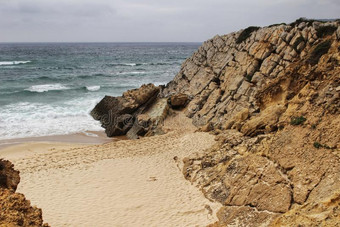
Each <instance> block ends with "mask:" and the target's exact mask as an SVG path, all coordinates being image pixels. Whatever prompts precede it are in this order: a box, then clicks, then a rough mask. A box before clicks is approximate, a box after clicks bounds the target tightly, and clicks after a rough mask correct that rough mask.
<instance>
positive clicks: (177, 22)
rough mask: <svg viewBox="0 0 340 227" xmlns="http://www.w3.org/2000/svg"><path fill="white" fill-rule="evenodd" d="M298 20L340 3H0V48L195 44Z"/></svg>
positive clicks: (332, 14) (330, 14)
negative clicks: (7, 45) (27, 44)
mask: <svg viewBox="0 0 340 227" xmlns="http://www.w3.org/2000/svg"><path fill="white" fill-rule="evenodd" d="M299 17H307V18H339V17H340V0H236V1H235V0H166V1H165V0H92V1H89V0H0V42H162V41H169V42H181V41H184V42H191V41H192V42H195V41H199V42H201V41H204V40H206V39H209V38H211V37H213V36H214V35H216V34H227V33H229V32H233V31H236V30H239V29H242V28H245V27H248V26H250V25H258V26H266V25H270V24H274V23H281V22H292V21H294V20H296V19H297V18H299Z"/></svg>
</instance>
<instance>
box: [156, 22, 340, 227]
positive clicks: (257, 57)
mask: <svg viewBox="0 0 340 227" xmlns="http://www.w3.org/2000/svg"><path fill="white" fill-rule="evenodd" d="M339 24H340V22H339V21H333V22H318V21H308V20H298V21H296V22H295V23H292V24H290V25H274V26H269V27H264V28H256V27H250V28H248V29H245V30H242V31H239V32H235V33H231V34H228V35H224V36H215V37H214V38H213V39H211V40H208V41H206V42H204V43H203V45H202V46H201V47H200V48H199V50H198V51H197V52H195V53H194V54H193V55H192V56H191V57H190V58H188V59H187V60H186V61H185V62H184V63H183V65H182V68H181V70H180V72H179V73H178V74H177V75H176V77H175V78H174V80H173V81H171V82H170V83H169V84H168V85H167V86H166V88H165V89H164V90H163V91H162V93H161V95H162V96H163V97H169V96H171V95H176V94H186V95H187V96H188V97H191V98H192V99H191V101H190V102H189V104H188V107H187V108H186V110H185V113H186V115H187V116H188V117H190V118H193V122H194V124H195V125H196V126H198V127H202V129H203V130H206V128H209V130H213V133H215V134H218V136H217V137H216V140H217V144H216V145H215V146H214V147H213V148H211V149H209V150H207V151H206V152H205V153H204V154H197V155H194V156H191V157H188V158H186V159H185V160H184V163H185V165H184V168H183V173H184V175H185V177H186V178H187V179H188V180H190V181H191V182H193V183H195V184H196V185H197V186H198V187H199V188H200V189H201V190H202V192H203V193H204V194H205V196H206V197H207V198H209V199H210V200H213V201H218V202H220V203H222V204H223V205H224V207H223V208H222V209H221V210H220V211H219V212H218V218H219V222H217V223H215V224H214V225H212V226H229V225H230V226H236V225H237V226H271V225H277V226H294V225H297V224H300V225H301V226H320V225H321V226H322V225H323V226H333V225H334V224H335V223H340V218H339V217H340V216H339V212H338V205H339V199H338V198H339V188H340V183H339V182H340V160H339V157H340V117H339V113H340V66H339V62H340V53H339V52H340V47H339V46H340V45H339V44H340V26H339ZM203 126H204V127H203Z"/></svg>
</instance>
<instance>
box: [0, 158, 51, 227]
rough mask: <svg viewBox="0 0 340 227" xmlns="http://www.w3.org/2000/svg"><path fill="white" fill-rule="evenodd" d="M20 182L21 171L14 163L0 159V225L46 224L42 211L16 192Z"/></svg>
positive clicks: (46, 225) (4, 226)
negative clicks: (15, 168)
mask: <svg viewBox="0 0 340 227" xmlns="http://www.w3.org/2000/svg"><path fill="white" fill-rule="evenodd" d="M19 182H20V177H19V171H17V170H14V166H13V164H12V163H10V162H9V161H6V160H2V159H0V226H3V227H7V226H13V227H14V226H45V227H48V224H44V223H43V219H42V211H41V209H39V208H36V207H32V206H31V203H30V201H29V200H26V198H25V196H24V195H23V194H20V193H15V190H16V188H17V185H18V184H19Z"/></svg>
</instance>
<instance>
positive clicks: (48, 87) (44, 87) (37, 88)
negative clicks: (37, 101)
mask: <svg viewBox="0 0 340 227" xmlns="http://www.w3.org/2000/svg"><path fill="white" fill-rule="evenodd" d="M67 89H70V88H68V87H66V86H64V85H62V84H41V85H33V86H31V87H29V88H27V89H25V90H26V91H31V92H39V93H41V92H46V91H59V90H67Z"/></svg>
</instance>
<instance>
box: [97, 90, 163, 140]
mask: <svg viewBox="0 0 340 227" xmlns="http://www.w3.org/2000/svg"><path fill="white" fill-rule="evenodd" d="M159 91H160V88H159V87H156V86H155V85H153V84H147V85H143V86H141V87H140V88H138V89H133V90H129V91H126V92H124V93H123V95H122V96H121V97H111V96H105V97H104V98H103V99H102V100H101V101H100V102H99V103H98V104H97V105H96V106H95V108H94V109H93V110H92V111H91V116H92V117H93V118H94V119H95V120H98V121H100V122H101V124H102V127H103V128H105V132H106V134H107V136H109V137H112V136H120V135H125V134H126V133H127V132H128V131H129V130H130V129H131V128H132V127H133V125H134V123H135V121H136V116H137V115H139V114H141V113H143V111H144V110H146V109H147V108H148V107H150V106H151V105H152V104H153V103H154V101H155V100H156V99H157V95H158V93H159ZM134 131H136V130H134ZM136 132H137V131H136ZM130 134H132V133H130Z"/></svg>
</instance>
